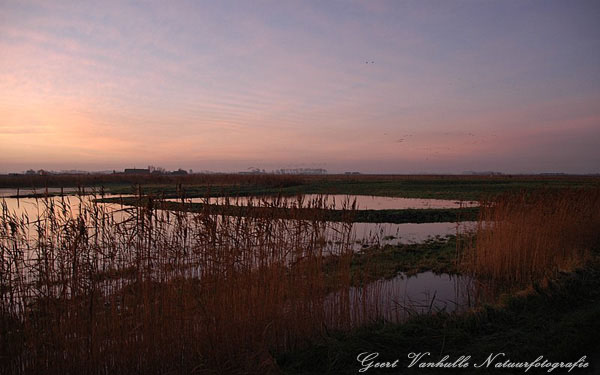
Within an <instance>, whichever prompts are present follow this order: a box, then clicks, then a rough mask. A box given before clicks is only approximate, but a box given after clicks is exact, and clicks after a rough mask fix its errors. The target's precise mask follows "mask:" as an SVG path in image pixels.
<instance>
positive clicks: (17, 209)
mask: <svg viewBox="0 0 600 375" xmlns="http://www.w3.org/2000/svg"><path fill="white" fill-rule="evenodd" d="M105 197H107V198H109V197H119V196H117V195H110V194H107V195H105ZM121 197H126V196H121ZM94 199H95V197H94V196H91V195H84V196H74V195H66V196H63V197H57V196H55V197H49V198H19V199H17V198H0V204H1V203H3V202H4V204H3V206H4V207H6V209H7V210H8V212H11V213H14V214H15V215H16V216H18V217H21V216H22V215H26V216H28V217H29V219H30V220H31V221H33V220H35V219H36V218H37V217H38V216H39V215H40V213H41V212H43V211H44V207H45V206H46V205H48V204H54V205H55V207H57V208H59V209H60V208H61V207H67V208H68V209H69V210H70V216H71V217H76V216H77V215H78V214H79V213H80V212H81V208H82V207H86V206H87V207H90V206H91V204H92V201H93V200H94ZM63 202H64V203H65V205H64V206H63ZM97 207H98V208H99V209H101V210H102V211H104V212H106V213H110V212H112V213H114V215H115V219H116V220H117V221H119V220H122V219H123V218H125V217H126V213H125V211H126V210H127V209H132V208H131V207H128V206H122V205H120V204H119V203H97ZM1 212H2V209H0V213H1ZM158 212H163V211H162V210H158ZM189 215H190V216H192V217H193V215H194V214H192V213H190V214H189ZM229 220H234V218H229ZM284 221H285V222H287V223H289V224H290V225H295V222H296V220H284ZM339 225H342V224H339ZM475 226H476V222H472V221H465V222H461V223H452V222H441V223H418V224H417V223H403V224H394V223H352V227H351V229H350V230H351V231H352V232H351V238H352V247H353V249H354V250H355V251H358V250H360V249H362V248H364V247H368V246H372V245H400V244H411V243H419V242H424V241H426V240H427V239H430V238H434V237H446V236H448V235H455V234H456V233H457V232H459V233H464V232H467V231H470V230H472V229H474V228H475ZM326 240H327V241H339V240H340V239H339V238H336V232H335V231H330V232H329V235H328V236H327V238H326Z"/></svg>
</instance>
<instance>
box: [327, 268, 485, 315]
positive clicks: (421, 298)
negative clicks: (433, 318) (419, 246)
mask: <svg viewBox="0 0 600 375" xmlns="http://www.w3.org/2000/svg"><path fill="white" fill-rule="evenodd" d="M475 301H476V298H475V287H474V282H473V280H472V279H471V278H470V277H467V276H462V275H448V274H440V275H436V274H434V273H433V272H423V273H419V274H417V275H414V276H406V275H404V274H400V275H398V276H396V277H394V278H392V279H388V280H378V281H375V282H373V283H370V284H367V285H366V286H364V287H351V288H349V289H348V290H346V291H344V292H335V293H332V294H330V295H328V296H327V297H326V300H325V303H326V305H329V306H341V307H342V308H341V309H340V308H339V307H338V309H339V310H338V311H331V310H330V313H331V316H330V319H331V321H332V322H335V321H349V322H350V324H351V325H352V326H358V325H362V324H366V323H369V322H373V321H378V320H384V321H387V322H393V323H397V322H401V321H404V320H406V319H407V318H409V317H411V316H413V315H416V314H427V313H436V312H440V311H445V312H456V313H460V312H465V311H468V310H469V309H470V308H471V307H473V306H474V304H475ZM344 307H345V308H344ZM336 314H338V315H337V316H336ZM339 314H345V315H346V316H345V318H346V319H345V320H344V319H340V318H339ZM336 318H337V319H336Z"/></svg>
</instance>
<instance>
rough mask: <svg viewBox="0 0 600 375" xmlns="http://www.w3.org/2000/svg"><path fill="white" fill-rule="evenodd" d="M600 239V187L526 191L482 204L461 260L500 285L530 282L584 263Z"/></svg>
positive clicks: (519, 285)
mask: <svg viewBox="0 0 600 375" xmlns="http://www.w3.org/2000/svg"><path fill="white" fill-rule="evenodd" d="M599 244H600V189H597V188H588V189H561V190H536V191H521V192H519V193H509V194H504V195H501V196H499V197H497V198H496V199H493V200H490V201H485V202H482V203H481V211H480V217H479V222H478V226H477V231H476V234H475V237H472V238H471V240H466V239H464V238H463V243H462V248H463V249H464V251H463V252H462V264H463V265H464V267H465V269H466V270H467V271H468V272H470V273H472V274H474V275H475V276H476V277H477V278H478V279H480V280H491V281H492V284H493V285H495V287H499V286H502V287H506V288H517V287H526V286H528V285H533V284H536V283H540V282H543V281H545V280H548V279H549V278H552V277H554V276H556V275H557V273H559V272H568V271H572V270H573V269H575V268H577V267H578V266H581V265H582V264H583V263H584V262H585V261H586V258H587V257H588V256H589V255H590V254H591V253H590V251H592V250H593V249H595V248H597V247H598V245H599Z"/></svg>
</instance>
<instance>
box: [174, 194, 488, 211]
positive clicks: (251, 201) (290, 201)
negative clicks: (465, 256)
mask: <svg viewBox="0 0 600 375" xmlns="http://www.w3.org/2000/svg"><path fill="white" fill-rule="evenodd" d="M167 200H169V201H173V202H176V201H179V202H180V201H181V199H176V198H174V199H167ZM320 200H322V202H323V204H324V205H325V206H327V207H329V208H336V209H341V208H344V207H346V208H347V207H350V206H351V205H352V204H353V203H354V202H356V209H358V210H402V209H424V208H460V207H474V206H477V204H478V203H477V202H472V201H463V202H460V201H456V200H448V199H422V198H398V197H379V196H370V195H344V194H333V195H319V194H304V195H300V196H287V197H277V196H269V195H264V196H252V197H235V198H227V197H211V198H187V199H185V201H186V202H190V203H208V204H230V205H234V206H248V205H252V206H262V207H264V206H273V205H277V206H280V205H281V206H284V207H285V206H287V207H299V206H306V205H307V204H309V203H311V202H315V201H320Z"/></svg>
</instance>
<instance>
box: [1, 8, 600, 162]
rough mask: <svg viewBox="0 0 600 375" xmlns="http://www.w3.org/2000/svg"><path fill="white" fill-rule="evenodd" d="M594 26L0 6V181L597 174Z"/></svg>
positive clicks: (511, 16)
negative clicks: (63, 173)
mask: <svg viewBox="0 0 600 375" xmlns="http://www.w3.org/2000/svg"><path fill="white" fill-rule="evenodd" d="M599 19H600V2H599V1H582V0H573V1H551V0H544V1H540V0H529V1H521V0H506V1H489V0H485V1H484V0H480V1H467V0H464V1H458V0H457V1H446V0H443V1H427V0H423V1H396V0H394V1H351V0H348V1H336V0H331V1H322V0H319V1H300V0H298V1H285V0H279V1H260V0H257V1H228V0H222V1H205V2H204V1H168V2H167V1H141V2H137V1H72V2H70V1H51V2H49V1H27V0H25V1H16V0H15V1H11V0H0V173H6V172H19V171H24V170H26V169H29V168H33V169H40V168H43V169H49V170H64V169H81V170H92V171H93V170H113V169H117V170H119V169H123V168H131V167H134V166H135V167H138V168H140V167H146V166H148V165H155V166H161V167H164V168H166V169H177V168H180V167H181V168H184V169H186V170H187V169H193V170H194V171H200V170H210V171H229V172H234V171H244V170H247V169H248V168H252V167H256V168H261V169H263V168H264V169H266V170H271V169H279V168H325V169H327V170H328V171H329V172H344V171H360V172H363V173H461V172H463V171H470V170H475V171H500V172H505V173H537V172H566V173H598V172H600V27H598V20H599Z"/></svg>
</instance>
